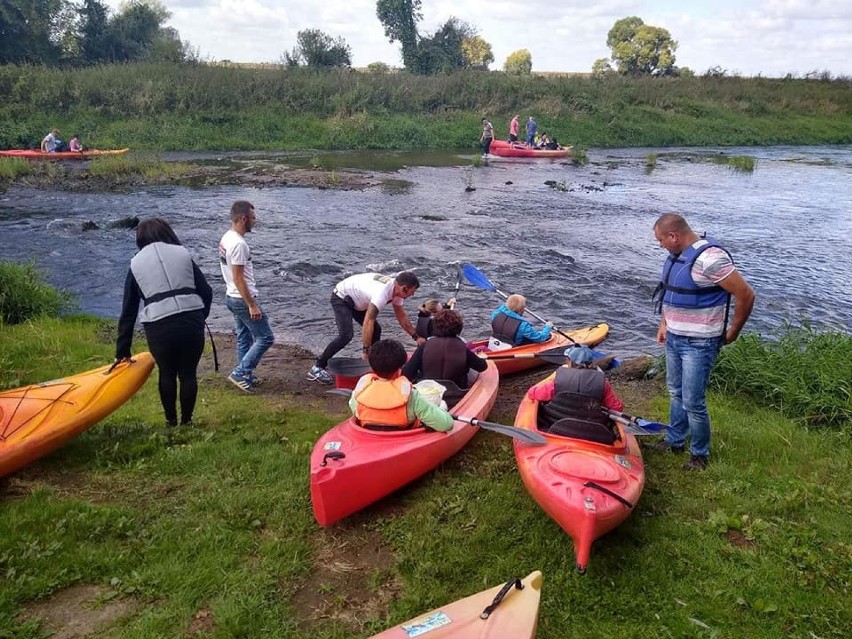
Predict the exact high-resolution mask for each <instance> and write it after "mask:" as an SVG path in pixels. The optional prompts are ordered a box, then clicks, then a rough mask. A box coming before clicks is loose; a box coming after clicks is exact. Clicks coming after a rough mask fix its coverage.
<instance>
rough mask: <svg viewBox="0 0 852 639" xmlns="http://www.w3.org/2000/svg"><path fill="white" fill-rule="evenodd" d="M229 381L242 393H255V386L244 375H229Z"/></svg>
mask: <svg viewBox="0 0 852 639" xmlns="http://www.w3.org/2000/svg"><path fill="white" fill-rule="evenodd" d="M228 381H229V382H231V383H232V384H233V385H234V386H236V387H237V388H239V389H240V390H241V391H245V392H246V393H253V392H254V386H252V383H251V380H250V379H246V378H245V377H243V376H242V375H238V374H237V373H231V374H230V375H228Z"/></svg>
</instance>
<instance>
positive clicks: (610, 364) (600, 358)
mask: <svg viewBox="0 0 852 639" xmlns="http://www.w3.org/2000/svg"><path fill="white" fill-rule="evenodd" d="M565 350H566V349H565V347H564V346H557V347H555V348H548V349H547V350H544V351H539V352H537V353H516V354H514V355H500V351H492V352H489V353H486V354H485V359H540V360H543V361H545V362H547V363H549V364H557V365H561V364H564V363H565V362H567V361H568V356H567V355H566V354H565ZM592 353H593V354H594V356H595V359H593V360H592V366H596V367H599V368H601V369H603V370H608V369H610V368H616V367H617V366H618V365H619V363H620V362H619V361H618V360H617V359H615V355H606V354H604V353H602V352H601V351H596V350H592Z"/></svg>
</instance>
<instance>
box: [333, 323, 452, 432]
mask: <svg viewBox="0 0 852 639" xmlns="http://www.w3.org/2000/svg"><path fill="white" fill-rule="evenodd" d="M406 358H407V356H406V353H405V348H404V347H403V345H402V344H400V343H399V342H397V341H396V340H392V339H383V340H379V341H378V342H376V343H375V344H373V346H372V348H371V349H370V358H369V361H370V366H371V367H372V369H373V372H372V373H367V374H366V375H364V376H363V377H362V378H361V379H360V380H358V384H357V386H355V390H354V391H352V397H351V398H350V399H349V408H350V409H351V410H352V414H353V415H354V416H355V420H356V422H357V423H358V424H359V425H360V426H363V427H365V428H371V429H374V430H405V429H408V428H418V427H419V426H425V427H427V428H431V429H432V430H438V431H448V430H452V429H453V417H452V415H450V414H449V413H448V412H447V411H445V410H442V409H441V408H439V407H438V406H435V405H434V404H432V403H430V402H429V401H427V400H426V399H424V398H423V397H422V396H421V395H420V393H418V392H417V389H416V388H414V386H412V384H411V382H410V381H408V379H407V378H406V377H405V376H403V375H402V366H403V364H405V360H406Z"/></svg>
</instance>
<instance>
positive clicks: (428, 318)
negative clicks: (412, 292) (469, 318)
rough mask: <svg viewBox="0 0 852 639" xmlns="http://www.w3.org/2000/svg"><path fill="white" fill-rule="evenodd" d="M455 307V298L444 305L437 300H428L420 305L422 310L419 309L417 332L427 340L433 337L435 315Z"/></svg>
mask: <svg viewBox="0 0 852 639" xmlns="http://www.w3.org/2000/svg"><path fill="white" fill-rule="evenodd" d="M455 305H456V298H455V297H451V298H450V299H448V300H447V303H446V304H442V303H441V302H440V301H439V300H436V299H431V300H426V301H425V302H423V303H422V304H421V305H420V308H418V309H417V324H415V326H414V330H416V331H417V334H418V335H422V336H423V337H425V338H427V339H428V338H430V337H432V318H433V317H434V315H435V313H437V312H438V311H442V310H444V309H445V308H449V309H452V308H453V306H455Z"/></svg>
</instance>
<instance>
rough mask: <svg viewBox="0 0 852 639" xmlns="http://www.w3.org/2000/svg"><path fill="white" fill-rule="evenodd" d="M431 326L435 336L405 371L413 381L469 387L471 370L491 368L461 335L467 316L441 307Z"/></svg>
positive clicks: (410, 361) (414, 355)
mask: <svg viewBox="0 0 852 639" xmlns="http://www.w3.org/2000/svg"><path fill="white" fill-rule="evenodd" d="M432 328H433V331H434V335H433V336H432V337H430V338H429V339H428V340H426V343H425V344H422V345H420V346H418V347H417V350H416V351H414V354H413V355H412V356H411V359H410V360H408V362H407V363H406V364H405V366H404V367H403V369H402V374H403V375H405V376H406V377H407V378H408V379H410V380H411V381H412V382H416V381H419V380H421V379H435V380H440V379H447V380H450V381H451V382H454V383H455V385H456V386H458V387H459V388H462V389H463V388H468V387H469V386H470V382H471V380H470V379H469V374H470V371H476V372H478V373H481V372H483V371H484V370H485V369H486V368H488V362H487V361H485V360H484V359H482V358H481V357H478V356H476V355H475V354H474V353H473V351H471V350H470V349H468V347H467V344H466V343H465V341H464V340H463V339H461V337H459V335H461V332H462V329H463V328H464V318H463V317H462V316H461V313H458V312H457V311H452V310H450V309H445V310H441V311H438V312H437V313H435V316H434V318H433V319H432ZM456 399H458V398H456Z"/></svg>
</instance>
